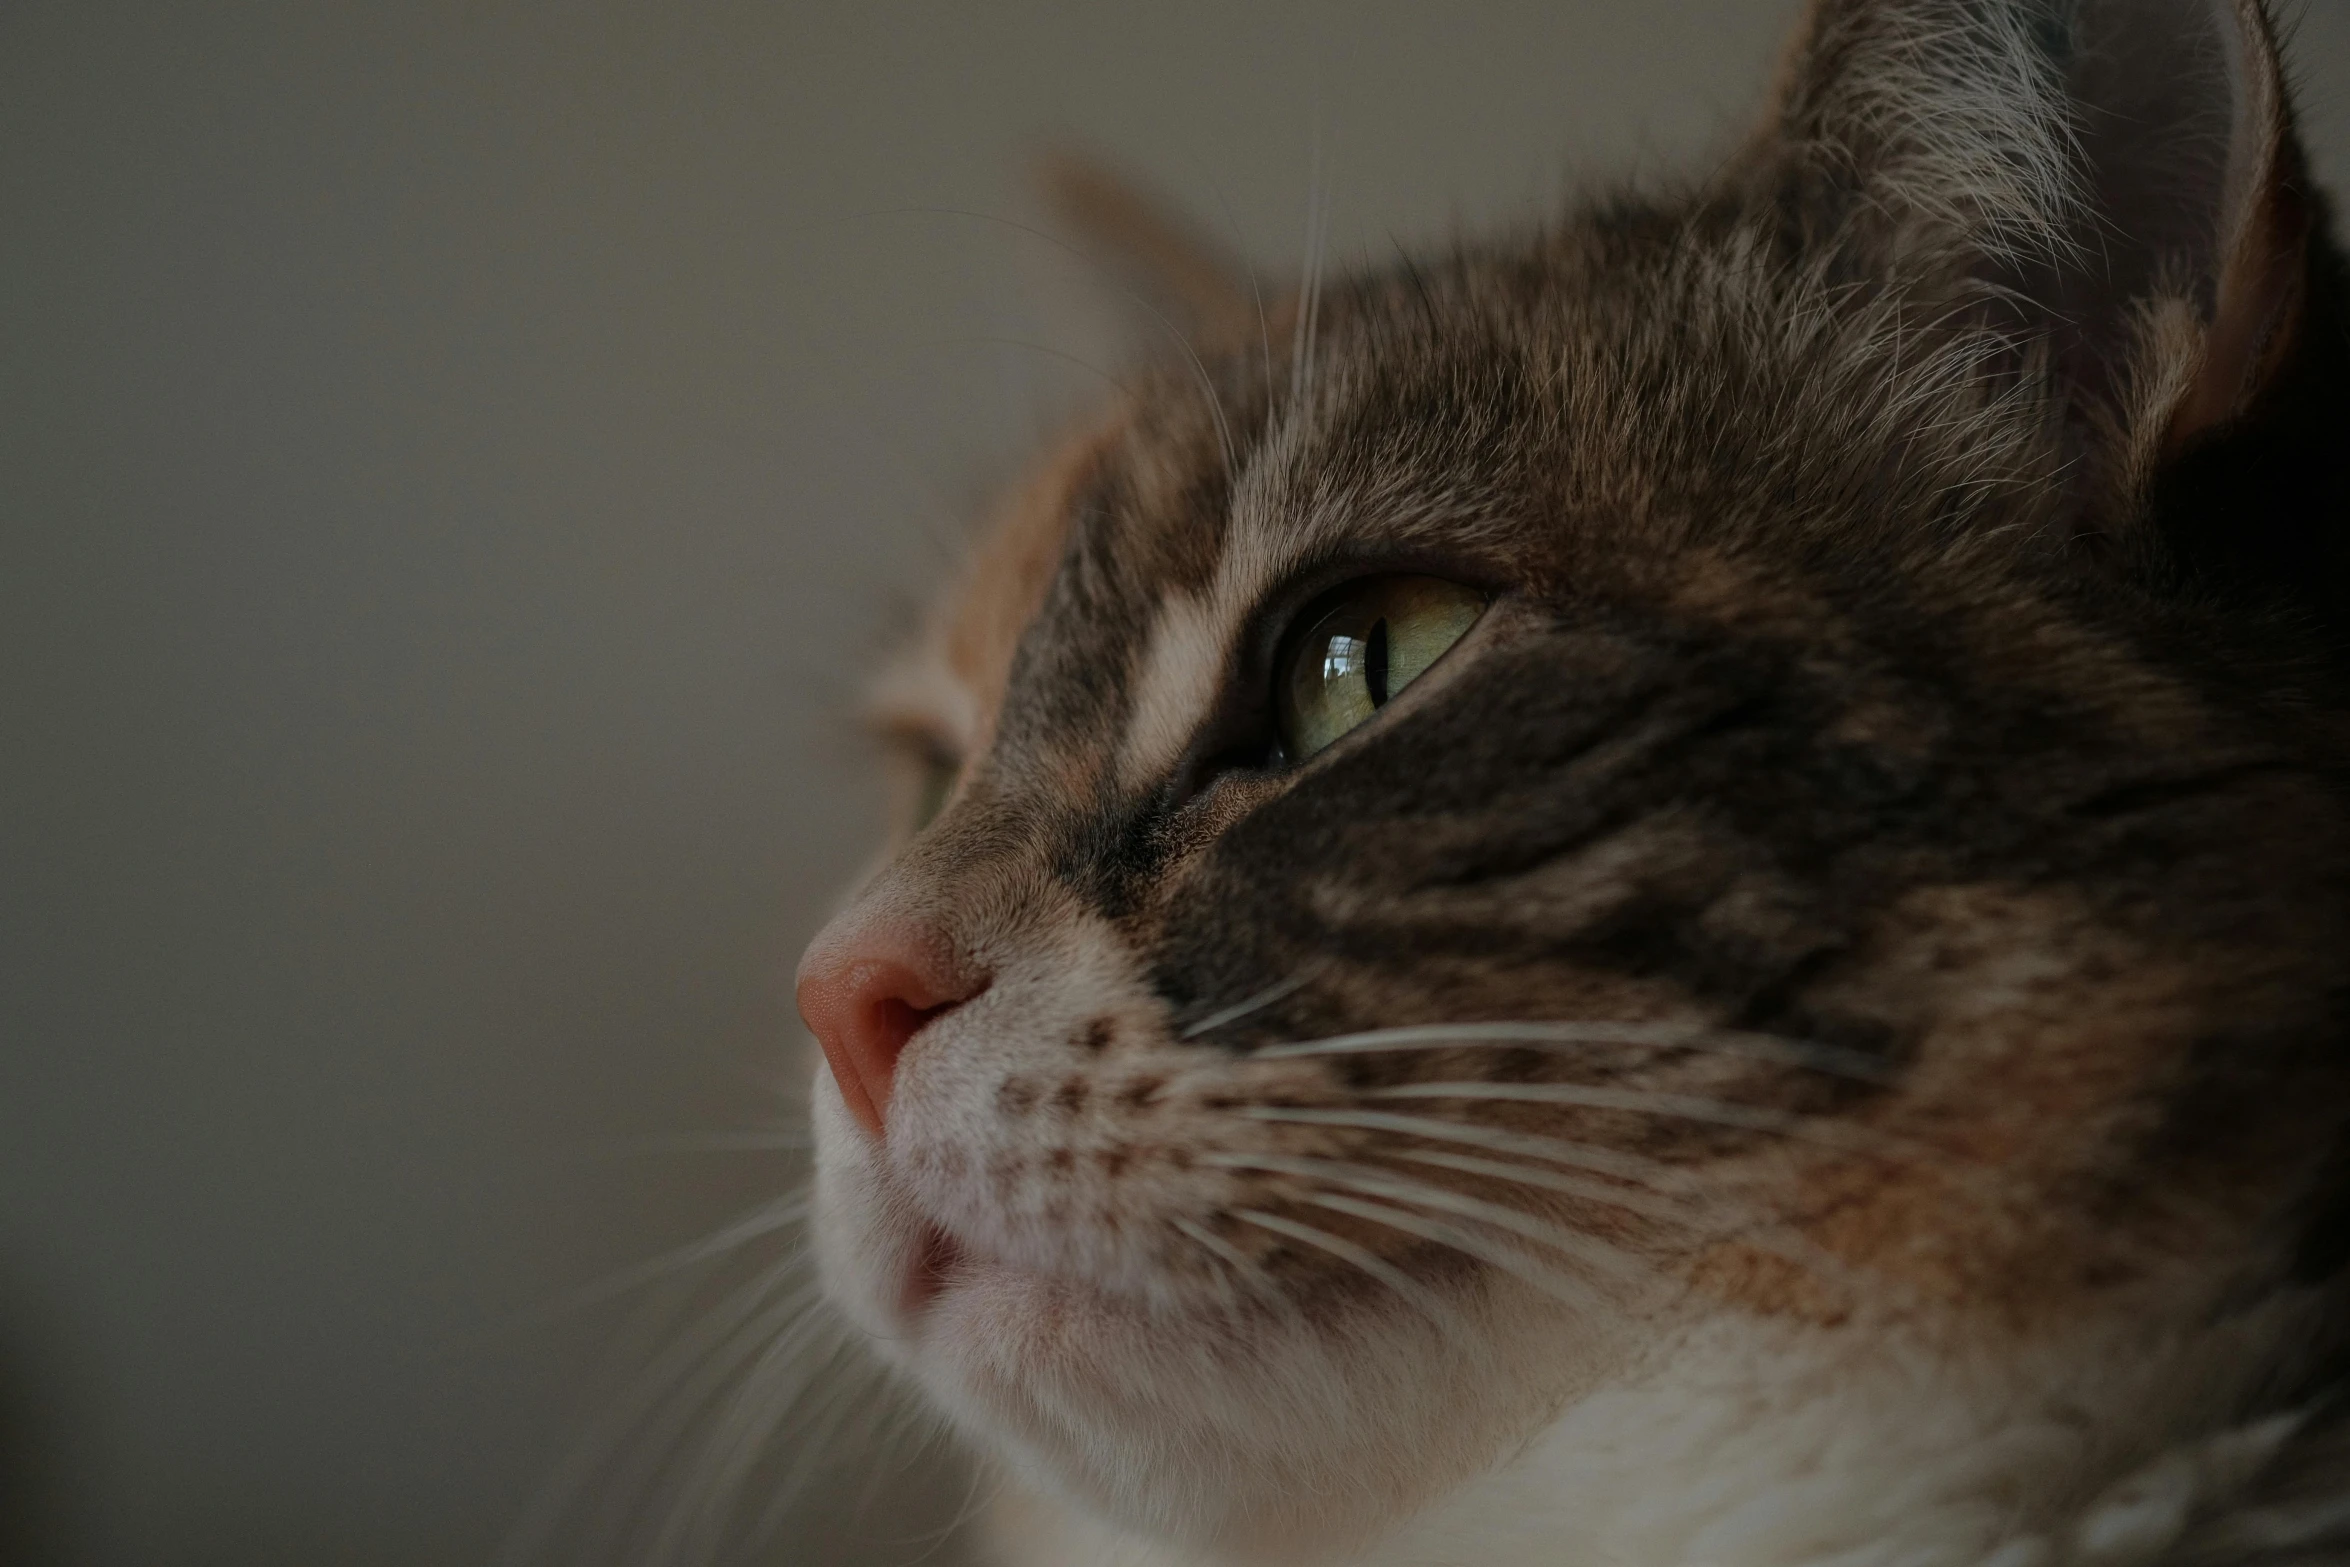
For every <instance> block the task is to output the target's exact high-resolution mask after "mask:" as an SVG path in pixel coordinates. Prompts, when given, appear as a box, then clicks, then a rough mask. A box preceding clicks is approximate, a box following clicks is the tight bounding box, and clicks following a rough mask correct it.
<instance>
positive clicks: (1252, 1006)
mask: <svg viewBox="0 0 2350 1567" xmlns="http://www.w3.org/2000/svg"><path fill="white" fill-rule="evenodd" d="M1312 978H1313V973H1312V971H1311V970H1308V971H1307V972H1305V973H1303V974H1293V975H1291V976H1290V977H1289V978H1287V979H1284V980H1280V981H1277V982H1276V983H1274V984H1270V985H1267V986H1266V987H1265V988H1264V989H1262V990H1260V991H1258V992H1257V993H1256V994H1254V995H1252V996H1249V997H1246V998H1245V999H1243V1000H1240V1001H1235V1002H1234V1003H1232V1005H1230V1006H1228V1007H1224V1008H1221V1009H1219V1010H1217V1011H1214V1012H1211V1013H1209V1014H1208V1015H1207V1016H1206V1017H1203V1018H1201V1019H1200V1020H1199V1021H1198V1022H1196V1023H1194V1024H1192V1025H1190V1026H1189V1027H1188V1028H1186V1029H1184V1030H1183V1032H1182V1033H1180V1034H1178V1035H1176V1036H1175V1037H1176V1038H1178V1039H1197V1038H1199V1036H1200V1035H1202V1034H1205V1033H1209V1032H1211V1031H1212V1030H1215V1029H1219V1028H1222V1027H1223V1026H1224V1025H1225V1024H1227V1023H1237V1022H1238V1021H1240V1020H1241V1019H1242V1018H1244V1017H1247V1016H1248V1015H1249V1014H1250V1013H1252V1012H1262V1011H1263V1010H1264V1009H1265V1008H1267V1007H1269V1006H1271V1005H1272V1004H1273V1003H1274V1002H1276V1001H1279V1000H1282V999H1283V998H1285V997H1288V996H1292V995H1295V994H1296V993H1297V992H1298V991H1300V990H1302V989H1304V988H1305V986H1306V984H1307V983H1308V982H1309V981H1310V980H1311V979H1312Z"/></svg>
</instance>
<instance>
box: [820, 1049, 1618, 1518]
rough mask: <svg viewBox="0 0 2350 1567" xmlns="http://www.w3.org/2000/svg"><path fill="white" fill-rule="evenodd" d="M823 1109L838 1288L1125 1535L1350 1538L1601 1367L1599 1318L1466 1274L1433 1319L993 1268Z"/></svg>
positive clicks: (834, 1290) (988, 1430)
mask: <svg viewBox="0 0 2350 1567" xmlns="http://www.w3.org/2000/svg"><path fill="white" fill-rule="evenodd" d="M818 1100H819V1106H818V1111H817V1119H818V1124H819V1137H818V1191H817V1203H816V1211H815V1224H814V1231H815V1237H816V1242H817V1249H818V1253H819V1256H820V1258H821V1261H822V1265H823V1272H824V1279H825V1287H826V1291H827V1293H828V1294H829V1295H830V1297H831V1298H832V1300H833V1302H834V1303H835V1304H836V1305H837V1306H838V1307H839V1308H840V1309H841V1310H842V1311H843V1312H844V1313H845V1314H846V1315H847V1316H848V1317H850V1318H851V1319H852V1320H853V1321H854V1322H855V1323H856V1324H857V1325H858V1326H859V1327H860V1328H861V1329H863V1330H864V1332H865V1334H866V1336H867V1337H868V1339H869V1340H870V1341H871V1342H872V1343H873V1345H874V1347H875V1348H876V1349H878V1350H879V1351H880V1352H881V1353H883V1354H884V1355H885V1356H887V1357H888V1358H889V1359H890V1360H892V1361H893V1362H895V1363H896V1364H897V1366H898V1367H899V1368H900V1369H901V1370H902V1371H904V1372H905V1373H907V1374H908V1375H909V1376H911V1377H912V1378H913V1379H914V1380H915V1381H917V1382H918V1383H920V1384H921V1386H922V1389H923V1391H924V1392H925V1393H926V1394H927V1395H928V1396H929V1398H930V1399H931V1400H932V1401H933V1402H935V1403H936V1404H937V1405H938V1406H939V1407H940V1408H942V1409H943V1410H945V1411H946V1412H947V1413H948V1414H949V1415H951V1416H952V1417H953V1419H954V1420H955V1421H956V1423H957V1424H958V1425H959V1426H960V1427H961V1428H962V1429H963V1430H964V1431H965V1432H966V1433H967V1434H968V1435H969V1436H970V1437H971V1438H972V1439H973V1440H974V1442H975V1443H976V1445H978V1446H979V1447H980V1448H981V1449H983V1450H984V1451H986V1452H988V1453H990V1454H992V1455H993V1456H995V1457H997V1458H999V1459H1002V1460H1005V1461H1008V1462H1009V1463H1010V1464H1012V1465H1013V1466H1014V1467H1015V1468H1016V1469H1018V1470H1019V1471H1020V1472H1021V1473H1022V1474H1023V1475H1024V1476H1025V1477H1026V1478H1027V1480H1028V1481H1029V1482H1030V1483H1031V1484H1033V1485H1035V1486H1036V1487H1037V1488H1039V1489H1041V1490H1043V1491H1046V1492H1049V1493H1054V1494H1057V1495H1059V1496H1061V1497H1064V1498H1067V1499H1069V1500H1071V1501H1072V1502H1074V1503H1076V1504H1077V1506H1078V1507H1079V1509H1080V1510H1081V1511H1083V1512H1085V1513H1089V1514H1091V1515H1093V1516H1096V1517H1100V1518H1104V1519H1108V1520H1113V1521H1115V1522H1116V1523H1117V1524H1118V1525H1119V1526H1121V1527H1123V1528H1126V1529H1130V1530H1133V1531H1136V1532H1137V1533H1139V1534H1142V1535H1146V1536H1151V1537H1155V1538H1158V1539H1162V1540H1168V1541H1174V1542H1180V1543H1182V1544H1184V1545H1187V1546H1190V1547H1194V1548H1201V1549H1207V1550H1211V1551H1214V1552H1217V1553H1219V1554H1224V1555H1230V1556H1233V1557H1235V1558H1237V1559H1259V1558H1263V1559H1284V1560H1286V1559H1308V1558H1313V1557H1317V1556H1319V1555H1322V1554H1324V1553H1326V1552H1328V1551H1330V1550H1332V1549H1336V1548H1340V1547H1343V1546H1346V1545H1350V1544H1352V1543H1355V1542H1358V1541H1360V1540H1362V1539H1364V1538H1366V1537H1368V1536H1370V1535H1374V1534H1377V1533H1380V1532H1382V1531H1384V1530H1385V1529H1387V1528H1389V1527H1391V1526H1393V1525H1394V1524H1395V1523H1396V1522H1397V1521H1399V1520H1400V1519H1401V1518H1403V1517H1405V1516H1407V1515H1409V1514H1410V1513H1411V1512H1413V1511H1415V1510H1417V1509H1418V1508H1419V1507H1421V1506H1423V1505H1425V1504H1426V1503H1427V1502H1428V1501H1429V1500H1430V1499H1431V1498H1432V1497H1434V1496H1435V1495H1437V1494H1440V1493H1442V1492H1444V1491H1447V1490H1450V1489H1452V1488H1453V1487H1455V1486H1457V1485H1459V1484H1461V1483H1462V1482H1464V1481H1465V1480H1466V1479H1468V1478H1469V1477H1470V1476H1471V1475H1473V1474H1475V1473H1476V1472H1477V1471H1479V1470H1480V1469H1483V1468H1485V1467H1487V1466H1488V1465H1489V1464H1490V1463H1492V1462H1493V1461H1494V1460H1495V1458H1496V1457H1497V1455H1499V1454H1500V1453H1502V1452H1504V1451H1506V1450H1507V1449H1508V1448H1510V1447H1511V1446H1513V1445H1515V1444H1516V1443H1518V1442H1521V1441H1523V1440H1524V1439H1525V1437H1526V1436H1527V1435H1528V1434H1529V1433H1530V1432H1531V1431H1532V1430H1534V1429H1535V1428H1537V1427H1538V1426H1539V1425H1540V1424H1541V1423H1542V1422H1543V1420H1544V1419H1545V1418H1546V1417H1547V1416H1548V1415H1549V1414H1551V1413H1553V1412H1555V1410H1556V1409H1557V1408H1558V1407H1560V1405H1561V1404H1562V1403H1563V1402H1564V1401H1565V1400H1567V1399H1568V1398H1570V1397H1572V1396H1573V1394H1574V1393H1575V1392H1576V1391H1579V1390H1580V1387H1578V1386H1577V1385H1576V1384H1580V1385H1582V1386H1588V1384H1589V1382H1590V1380H1592V1374H1593V1373H1594V1371H1595V1370H1597V1367H1598V1362H1599V1361H1601V1360H1603V1359H1605V1358H1607V1350H1606V1348H1605V1346H1607V1345H1608V1344H1610V1342H1611V1335H1610V1334H1609V1333H1607V1332H1606V1331H1605V1329H1604V1327H1603V1325H1602V1324H1599V1323H1596V1322H1587V1321H1584V1320H1582V1319H1580V1318H1577V1319H1576V1320H1575V1321H1573V1322H1562V1320H1561V1318H1560V1316H1559V1314H1558V1313H1557V1311H1556V1310H1555V1308H1553V1309H1548V1310H1544V1309H1536V1308H1530V1307H1528V1306H1526V1305H1525V1304H1524V1303H1522V1302H1515V1301H1513V1300H1509V1299H1497V1298H1496V1297H1495V1296H1494V1295H1493V1294H1492V1293H1491V1292H1489V1291H1487V1290H1484V1289H1466V1290H1464V1291H1463V1292H1462V1293H1461V1295H1460V1298H1459V1299H1458V1300H1457V1301H1456V1302H1454V1303H1453V1304H1454V1305H1455V1306H1456V1307H1457V1311H1456V1312H1455V1313H1453V1314H1451V1320H1450V1321H1449V1323H1448V1325H1447V1327H1446V1328H1445V1329H1443V1330H1439V1329H1438V1328H1437V1327H1436V1326H1435V1325H1434V1324H1433V1323H1432V1322H1431V1321H1430V1319H1429V1317H1428V1316H1426V1315H1425V1314H1423V1313H1422V1312H1421V1311H1417V1310H1414V1309H1413V1308H1411V1307H1409V1306H1407V1305H1405V1304H1403V1303H1402V1302H1401V1301H1399V1300H1396V1299H1394V1298H1391V1297H1389V1296H1386V1295H1384V1294H1381V1293H1380V1292H1377V1291H1357V1292H1354V1293H1351V1294H1344V1295H1334V1296H1332V1297H1331V1298H1329V1299H1326V1300H1322V1301H1319V1302H1312V1301H1308V1302H1300V1303H1299V1304H1298V1309H1295V1310H1291V1311H1287V1312H1278V1311H1275V1310H1273V1309H1271V1308H1270V1307H1267V1308H1264V1309H1262V1310H1253V1311H1252V1310H1247V1309H1236V1308H1235V1307H1234V1305H1233V1304H1232V1303H1231V1302H1230V1301H1227V1300H1217V1299H1210V1298H1204V1297H1203V1298H1200V1299H1198V1300H1187V1299H1186V1298H1183V1297H1177V1296H1170V1297H1151V1298H1144V1297H1141V1296H1138V1295H1135V1294H1133V1293H1130V1292H1126V1291H1122V1290H1119V1289H1116V1288H1114V1287H1111V1286H1110V1285H1107V1284H1104V1283H1100V1282H1095V1281H1089V1280H1085V1279H1082V1278H1072V1277H1068V1276H1066V1275H1064V1274H1061V1273H1058V1272H1055V1271H1051V1270H1048V1269H1045V1268H1040V1267H1034V1266H1028V1265H1023V1264H1022V1263H1019V1262H1017V1261H1012V1260H1007V1259H1004V1258H1002V1257H999V1256H995V1255H992V1254H990V1253H989V1252H988V1251H986V1250H985V1249H983V1248H982V1247H980V1246H978V1245H975V1244H973V1243H971V1242H970V1241H968V1240H966V1239H963V1238H960V1237H958V1236H956V1235H955V1234H954V1233H952V1232H950V1231H949V1230H948V1229H947V1228H946V1227H945V1226H944V1225H941V1224H939V1223H937V1222H935V1221H933V1220H932V1219H930V1218H929V1217H928V1216H927V1215H926V1214H924V1213H923V1212H922V1210H921V1209H920V1207H919V1206H918V1204H917V1203H916V1202H915V1200H914V1199H913V1198H912V1196H911V1195H910V1194H909V1193H907V1192H906V1191H905V1190H904V1189H903V1187H902V1186H901V1185H900V1184H899V1183H897V1182H895V1181H893V1180H892V1179H891V1177H890V1176H889V1174H888V1172H887V1171H886V1169H885V1168H884V1167H883V1161H882V1160H881V1159H879V1158H877V1157H876V1156H875V1150H874V1148H873V1146H872V1144H871V1143H870V1142H869V1141H868V1140H867V1139H865V1138H864V1137H863V1135H862V1133H861V1132H859V1131H858V1129H857V1128H856V1127H855V1126H854V1125H853V1124H851V1123H850V1122H849V1121H848V1120H847V1118H846V1116H845V1115H843V1114H839V1113H837V1107H836V1106H833V1105H830V1104H827V1103H826V1102H825V1096H824V1094H823V1093H822V1092H821V1091H820V1093H819V1095H818ZM1562 1330H1563V1341H1562ZM1537 1338H1538V1339H1539V1340H1540V1342H1541V1349H1540V1351H1539V1352H1536V1351H1534V1349H1533V1345H1532V1343H1531V1342H1530V1340H1533V1339H1537ZM1528 1366H1537V1367H1540V1368H1542V1370H1543V1372H1544V1373H1545V1374H1544V1375H1541V1376H1528V1375H1526V1374H1525V1369H1526V1368H1527V1367H1528Z"/></svg>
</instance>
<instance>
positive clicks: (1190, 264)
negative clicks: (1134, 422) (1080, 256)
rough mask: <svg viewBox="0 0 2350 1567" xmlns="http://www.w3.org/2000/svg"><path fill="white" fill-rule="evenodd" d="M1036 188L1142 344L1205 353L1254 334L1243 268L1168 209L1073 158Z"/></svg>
mask: <svg viewBox="0 0 2350 1567" xmlns="http://www.w3.org/2000/svg"><path fill="white" fill-rule="evenodd" d="M1037 184H1038V187H1039V188H1040V189H1041V190H1042V192H1043V194H1044V197H1045V200H1046V202H1047V203H1048V204H1049V205H1050V206H1051V208H1052V211H1053V215H1054V216H1055V217H1056V218H1057V219H1058V220H1059V221H1060V222H1061V223H1062V224H1063V225H1064V226H1066V227H1067V228H1068V229H1069V231H1070V232H1071V233H1072V234H1073V235H1075V236H1076V239H1077V242H1078V246H1079V248H1080V249H1082V250H1083V251H1084V252H1085V253H1086V255H1087V257H1088V258H1089V259H1090V260H1092V261H1093V262H1094V263H1095V264H1096V265H1097V266H1099V267H1101V268H1102V269H1103V271H1105V272H1106V273H1107V274H1109V276H1110V277H1111V279H1112V280H1113V281H1114V282H1115V283H1116V284H1117V285H1118V287H1119V288H1121V289H1122V290H1124V291H1125V292H1126V294H1127V295H1128V300H1129V303H1130V304H1132V305H1133V306H1134V307H1135V312H1136V314H1138V315H1139V316H1141V317H1142V318H1143V319H1141V320H1140V321H1138V322H1137V327H1138V329H1139V331H1140V333H1141V334H1142V335H1143V336H1145V337H1146V338H1147V337H1149V336H1151V335H1153V334H1155V333H1159V332H1165V331H1174V332H1176V333H1179V334H1181V336H1182V337H1183V338H1184V339H1185V340H1186V341H1187V342H1189V343H1190V344H1192V345H1195V346H1201V347H1205V346H1208V345H1211V344H1224V343H1235V342H1241V341H1245V340H1246V339H1247V338H1248V337H1250V336H1252V335H1253V334H1255V333H1256V332H1257V331H1258V329H1259V315H1258V312H1259V309H1260V305H1259V299H1260V294H1259V290H1258V287H1257V284H1256V282H1255V280H1254V278H1253V276H1252V275H1251V273H1250V272H1249V270H1248V268H1247V267H1246V266H1245V265H1244V264H1242V262H1241V261H1240V260H1239V258H1238V257H1236V256H1234V255H1233V254H1232V253H1231V252H1230V251H1228V250H1227V249H1225V248H1224V247H1223V246H1221V245H1219V244H1217V243H1216V242H1215V241H1214V240H1212V239H1210V238H1209V237H1208V236H1207V234H1206V233H1205V232H1204V231H1203V230H1202V229H1201V228H1200V227H1199V226H1198V225H1196V224H1194V223H1192V222H1191V221H1189V220H1188V219H1187V218H1185V217H1183V216H1182V215H1180V214H1179V213H1177V212H1176V211H1175V210H1174V209H1173V208H1172V207H1170V206H1168V205H1167V204H1165V203H1163V202H1161V201H1160V200H1158V199H1157V198H1156V197H1154V196H1152V195H1150V194H1148V193H1146V192H1145V191H1143V190H1142V189H1141V188H1140V187H1138V186H1136V185H1135V184H1134V183H1133V182H1132V181H1130V180H1128V179H1126V178H1125V177H1123V176H1121V175H1119V174H1116V173H1113V172H1112V171H1110V170H1108V169H1106V168H1104V167H1102V166H1101V165H1100V164H1098V163H1095V162H1093V161H1091V160H1090V159H1086V158H1082V157H1079V156H1076V155H1075V154H1072V153H1066V152H1061V153H1054V154H1052V155H1049V156H1048V157H1046V158H1045V159H1043V160H1042V162H1041V163H1040V164H1039V166H1038V169H1037Z"/></svg>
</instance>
